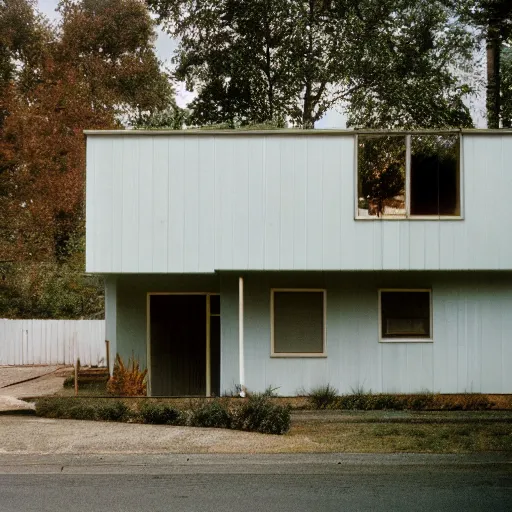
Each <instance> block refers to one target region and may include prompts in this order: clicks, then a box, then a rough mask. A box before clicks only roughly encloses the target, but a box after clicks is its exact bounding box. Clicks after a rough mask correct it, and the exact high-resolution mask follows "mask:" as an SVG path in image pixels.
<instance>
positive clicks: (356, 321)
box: [221, 272, 512, 395]
mask: <svg viewBox="0 0 512 512" xmlns="http://www.w3.org/2000/svg"><path fill="white" fill-rule="evenodd" d="M237 279H238V275H235V274H231V275H229V274H223V275H222V278H221V294H222V312H221V315H222V316H221V318H222V365H221V368H222V379H221V390H224V391H227V390H233V388H234V385H235V384H236V383H238V381H239V379H238V345H237V338H238V300H237V299H238V288H237ZM272 287H277V288H281V287H284V288H294V287H298V288H308V287H311V288H326V289H327V354H328V355H327V357H326V358H271V357H270V289H271V288H272ZM380 287H383V288H400V287H404V288H411V287H412V288H414V287H418V288H432V301H433V338H434V341H433V343H379V341H378V295H377V289H378V288H380ZM244 289H245V293H244V307H245V315H244V347H245V348H244V351H245V375H246V386H247V388H248V389H249V390H252V391H263V390H264V389H266V388H267V387H268V386H271V387H276V388H278V391H277V392H278V393H279V394H282V395H295V394H296V393H297V392H299V391H300V390H306V391H308V390H310V389H312V388H313V387H315V386H320V385H324V384H331V385H333V386H334V387H336V388H338V390H339V391H340V392H350V391H351V390H355V389H359V388H361V387H362V388H364V389H365V390H370V389H371V390H372V391H375V392H403V393H410V392H418V391H426V390H428V391H435V392H442V393H457V392H485V393H512V372H511V371H510V361H512V273H510V272H509V273H502V272H496V273H480V272H479V273H463V272H457V273H455V272H450V273H447V272H421V273H420V272H408V273H406V272H401V273H398V272H374V273H372V272H364V273H361V272H358V273H348V272H338V273H321V272H317V273H313V272H308V273H280V274H277V273H248V274H246V275H245V278H244Z"/></svg>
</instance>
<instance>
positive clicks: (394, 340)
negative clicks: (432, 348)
mask: <svg viewBox="0 0 512 512" xmlns="http://www.w3.org/2000/svg"><path fill="white" fill-rule="evenodd" d="M382 292H428V294H429V316H430V336H429V337H428V338H384V337H383V335H382ZM378 339H379V343H433V342H434V308H433V301H432V288H379V289H378Z"/></svg>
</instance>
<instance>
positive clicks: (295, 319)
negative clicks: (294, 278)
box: [271, 290, 325, 357]
mask: <svg viewBox="0 0 512 512" xmlns="http://www.w3.org/2000/svg"><path fill="white" fill-rule="evenodd" d="M271 338H272V355H273V356H283V355H288V356H301V357H307V356H322V355H325V290H272V292H271Z"/></svg>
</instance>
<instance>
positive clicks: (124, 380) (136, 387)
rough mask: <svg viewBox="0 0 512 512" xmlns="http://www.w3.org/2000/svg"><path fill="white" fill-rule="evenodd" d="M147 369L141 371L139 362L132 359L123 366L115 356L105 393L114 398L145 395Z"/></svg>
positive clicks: (119, 357) (121, 361)
mask: <svg viewBox="0 0 512 512" xmlns="http://www.w3.org/2000/svg"><path fill="white" fill-rule="evenodd" d="M147 373H148V371H147V369H145V370H141V368H140V364H139V361H138V360H137V359H136V358H135V357H134V356H132V357H130V358H129V359H128V364H127V365H125V364H124V363H123V360H122V358H121V356H120V355H119V354H117V356H116V361H115V363H114V371H113V373H112V378H111V379H110V380H109V381H108V384H107V391H108V392H109V393H110V394H111V395H115V396H142V395H146V375H147Z"/></svg>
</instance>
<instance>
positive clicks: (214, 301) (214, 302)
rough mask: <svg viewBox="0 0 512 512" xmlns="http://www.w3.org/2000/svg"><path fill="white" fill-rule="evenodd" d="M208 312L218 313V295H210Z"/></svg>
mask: <svg viewBox="0 0 512 512" xmlns="http://www.w3.org/2000/svg"><path fill="white" fill-rule="evenodd" d="M210 314H211V315H220V295H210Z"/></svg>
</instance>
